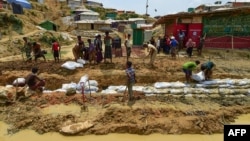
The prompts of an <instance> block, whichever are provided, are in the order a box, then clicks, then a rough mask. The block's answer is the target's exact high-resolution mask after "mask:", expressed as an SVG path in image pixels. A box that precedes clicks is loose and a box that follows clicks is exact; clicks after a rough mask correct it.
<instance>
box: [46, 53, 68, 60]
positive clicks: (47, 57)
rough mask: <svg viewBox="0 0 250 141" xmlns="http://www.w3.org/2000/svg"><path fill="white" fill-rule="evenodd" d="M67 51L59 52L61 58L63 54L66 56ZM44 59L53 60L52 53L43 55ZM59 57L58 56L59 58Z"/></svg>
mask: <svg viewBox="0 0 250 141" xmlns="http://www.w3.org/2000/svg"><path fill="white" fill-rule="evenodd" d="M66 53H67V51H61V56H63V54H66ZM45 57H46V59H48V60H50V59H54V56H53V53H52V52H47V54H45ZM59 57H60V56H59Z"/></svg>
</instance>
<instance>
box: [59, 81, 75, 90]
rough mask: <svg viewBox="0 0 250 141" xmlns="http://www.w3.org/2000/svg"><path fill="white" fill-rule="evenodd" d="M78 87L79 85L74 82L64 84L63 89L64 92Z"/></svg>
mask: <svg viewBox="0 0 250 141" xmlns="http://www.w3.org/2000/svg"><path fill="white" fill-rule="evenodd" d="M76 87H77V84H76V83H73V82H71V83H69V84H62V89H63V90H67V89H69V88H73V89H76Z"/></svg>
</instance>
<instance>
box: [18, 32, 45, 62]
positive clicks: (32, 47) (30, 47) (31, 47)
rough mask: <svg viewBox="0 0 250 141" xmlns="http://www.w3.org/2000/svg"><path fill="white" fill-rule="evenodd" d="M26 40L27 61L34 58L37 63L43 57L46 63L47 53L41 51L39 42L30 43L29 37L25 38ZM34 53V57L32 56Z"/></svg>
mask: <svg viewBox="0 0 250 141" xmlns="http://www.w3.org/2000/svg"><path fill="white" fill-rule="evenodd" d="M23 40H24V51H25V54H26V59H27V60H26V61H28V62H30V61H32V56H34V60H35V61H37V59H38V58H40V57H42V58H43V59H44V61H46V58H45V56H44V54H45V53H46V52H45V51H44V50H42V49H41V45H40V44H38V43H37V42H33V43H31V42H29V41H28V38H27V37H23ZM32 52H33V55H32Z"/></svg>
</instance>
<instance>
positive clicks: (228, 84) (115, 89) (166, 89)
mask: <svg viewBox="0 0 250 141" xmlns="http://www.w3.org/2000/svg"><path fill="white" fill-rule="evenodd" d="M125 89H126V86H110V87H108V89H106V90H103V91H102V92H101V93H107V94H108V93H122V92H124V90H125ZM133 90H134V91H139V92H143V93H145V95H148V96H150V95H155V94H162V95H164V94H171V95H175V96H180V95H185V96H197V97H215V98H216V97H222V96H225V97H246V96H250V79H215V80H211V81H203V82H200V83H197V84H185V83H182V82H156V83H155V84H154V85H153V86H134V87H133Z"/></svg>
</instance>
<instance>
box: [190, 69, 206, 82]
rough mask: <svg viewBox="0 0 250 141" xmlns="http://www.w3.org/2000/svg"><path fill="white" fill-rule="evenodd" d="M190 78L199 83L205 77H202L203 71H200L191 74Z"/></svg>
mask: <svg viewBox="0 0 250 141" xmlns="http://www.w3.org/2000/svg"><path fill="white" fill-rule="evenodd" d="M191 78H192V79H194V80H196V81H198V82H200V81H203V80H205V75H204V72H203V71H200V72H199V73H197V74H193V75H192V76H191Z"/></svg>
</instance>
